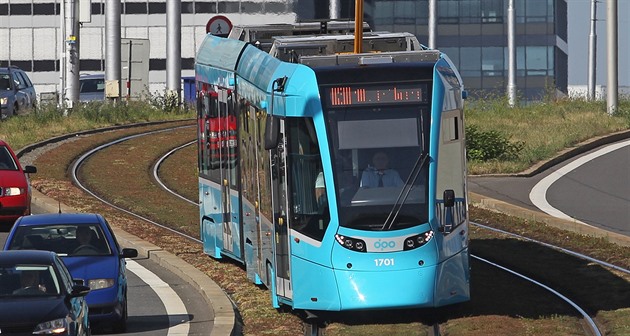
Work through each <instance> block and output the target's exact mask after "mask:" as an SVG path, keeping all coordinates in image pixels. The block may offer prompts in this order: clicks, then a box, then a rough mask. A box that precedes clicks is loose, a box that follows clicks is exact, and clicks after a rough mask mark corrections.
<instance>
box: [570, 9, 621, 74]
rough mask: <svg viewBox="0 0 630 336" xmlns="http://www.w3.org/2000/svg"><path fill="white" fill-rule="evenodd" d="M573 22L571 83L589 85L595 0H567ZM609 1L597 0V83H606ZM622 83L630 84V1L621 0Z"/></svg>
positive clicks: (619, 21) (619, 22) (619, 24)
mask: <svg viewBox="0 0 630 336" xmlns="http://www.w3.org/2000/svg"><path fill="white" fill-rule="evenodd" d="M567 4H568V19H569V20H568V23H569V27H568V28H569V36H568V39H569V41H568V45H569V85H586V84H588V48H589V46H588V40H589V34H590V30H591V23H590V20H591V0H567ZM606 5H607V0H598V2H597V26H596V34H597V54H596V58H597V64H596V69H597V72H596V84H597V85H604V86H605V85H606V82H607V71H608V70H607V66H606V65H607V52H606V49H607V47H606V44H607V43H606V40H607V36H606V16H607V7H606ZM617 10H618V15H617V24H618V30H617V37H618V50H617V52H618V62H619V63H618V70H619V74H618V76H617V77H618V79H619V86H630V0H617Z"/></svg>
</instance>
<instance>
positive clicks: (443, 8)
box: [437, 0, 459, 23]
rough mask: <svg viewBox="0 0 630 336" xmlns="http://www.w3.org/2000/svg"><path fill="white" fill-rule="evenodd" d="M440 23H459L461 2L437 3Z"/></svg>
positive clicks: (447, 0)
mask: <svg viewBox="0 0 630 336" xmlns="http://www.w3.org/2000/svg"><path fill="white" fill-rule="evenodd" d="M437 5H438V10H437V11H438V23H459V0H443V1H437Z"/></svg>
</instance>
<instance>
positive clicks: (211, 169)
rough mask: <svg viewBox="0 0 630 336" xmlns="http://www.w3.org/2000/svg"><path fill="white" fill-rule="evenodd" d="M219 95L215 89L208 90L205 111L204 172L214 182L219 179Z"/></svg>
mask: <svg viewBox="0 0 630 336" xmlns="http://www.w3.org/2000/svg"><path fill="white" fill-rule="evenodd" d="M218 98H219V96H218V94H217V92H216V91H210V92H208V98H207V101H208V103H207V113H206V124H205V130H206V139H207V144H206V148H205V153H206V155H204V158H205V162H204V168H205V169H204V172H205V174H206V175H207V176H208V177H209V178H210V179H211V180H212V181H214V182H220V181H221V171H220V168H221V165H220V153H219V149H220V148H219V147H220V143H219V142H220V138H219V126H220V125H219V124H220V118H219V100H218Z"/></svg>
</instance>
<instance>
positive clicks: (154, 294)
mask: <svg viewBox="0 0 630 336" xmlns="http://www.w3.org/2000/svg"><path fill="white" fill-rule="evenodd" d="M41 212H42V210H41V209H38V208H37V206H36V205H35V206H34V207H33V213H41ZM7 235H8V232H7V231H6V230H5V231H3V232H0V247H2V246H4V242H5V241H6V238H7ZM127 276H128V281H129V283H128V300H129V306H128V308H129V319H128V324H127V332H126V333H125V334H111V335H138V336H166V335H173V334H178V335H182V334H181V333H180V332H181V331H182V330H188V331H187V332H186V333H185V334H186V335H209V334H210V330H211V329H212V327H213V315H212V309H211V308H210V307H208V304H207V303H206V302H205V300H203V299H200V294H199V291H197V290H196V289H194V288H193V287H192V286H191V285H190V284H188V283H187V282H186V281H184V280H182V279H181V278H179V277H178V276H176V275H175V274H173V273H172V272H170V271H169V270H167V269H166V268H164V267H162V266H160V265H158V264H157V263H155V262H154V261H152V260H150V259H148V258H143V257H141V256H139V257H138V258H136V259H133V260H130V261H129V262H128V266H127ZM169 289H172V291H169ZM173 293H174V294H173ZM178 305H183V311H182V309H180V310H176V309H174V308H173V307H177V306H178ZM95 327H96V328H95V329H94V330H93V334H94V335H110V334H109V333H110V331H109V330H108V329H106V328H101V327H98V326H95ZM182 328H183V329H182Z"/></svg>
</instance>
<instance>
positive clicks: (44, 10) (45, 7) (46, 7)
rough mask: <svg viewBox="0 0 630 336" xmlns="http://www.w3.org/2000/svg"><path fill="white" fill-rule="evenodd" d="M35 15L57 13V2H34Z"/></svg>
mask: <svg viewBox="0 0 630 336" xmlns="http://www.w3.org/2000/svg"><path fill="white" fill-rule="evenodd" d="M33 15H55V4H54V3H44V4H33Z"/></svg>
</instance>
